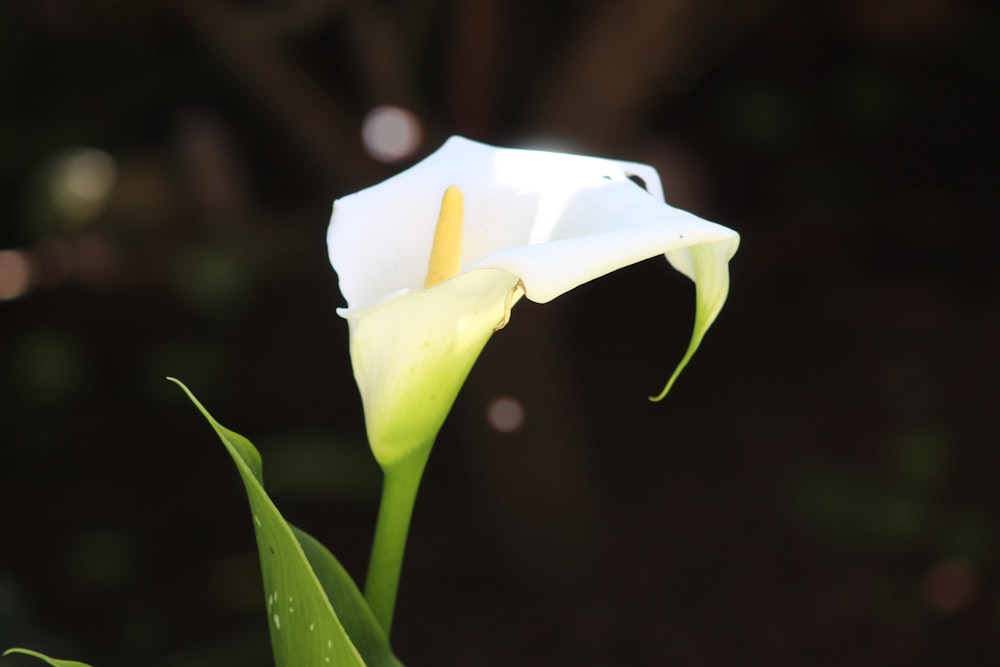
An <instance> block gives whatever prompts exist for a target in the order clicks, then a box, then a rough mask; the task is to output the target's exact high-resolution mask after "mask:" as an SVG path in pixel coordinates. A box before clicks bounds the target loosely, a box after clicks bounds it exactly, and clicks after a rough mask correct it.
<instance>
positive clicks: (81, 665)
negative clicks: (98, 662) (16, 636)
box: [3, 648, 90, 667]
mask: <svg viewBox="0 0 1000 667" xmlns="http://www.w3.org/2000/svg"><path fill="white" fill-rule="evenodd" d="M15 653H20V654H21V655H29V656H31V657H32V658H38V659H39V660H41V661H42V662H45V663H47V664H49V665H51V666H52V667H90V665H88V664H87V663H85V662H77V661H76V660H57V659H55V658H50V657H49V656H47V655H43V654H41V653H39V652H38V651H32V650H31V649H26V648H9V649H7V650H6V651H4V652H3V655H13V654H15Z"/></svg>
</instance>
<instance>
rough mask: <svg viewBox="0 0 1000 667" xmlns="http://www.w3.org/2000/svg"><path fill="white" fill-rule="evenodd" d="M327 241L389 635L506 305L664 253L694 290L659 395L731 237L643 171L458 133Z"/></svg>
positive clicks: (355, 201)
mask: <svg viewBox="0 0 1000 667" xmlns="http://www.w3.org/2000/svg"><path fill="white" fill-rule="evenodd" d="M631 177H638V179H640V180H641V181H642V182H643V183H644V184H645V189H644V188H643V187H640V186H639V185H637V184H636V183H635V182H633V181H632V180H631ZM327 240H328V243H329V249H330V261H331V262H332V264H333V266H334V268H335V269H336V270H337V274H338V275H339V278H340V290H341V292H343V294H344V296H345V297H346V299H347V304H348V307H347V308H342V309H340V310H339V311H338V312H339V313H340V314H341V315H342V316H343V317H345V318H346V319H347V321H348V324H349V327H350V346H351V361H352V363H353V366H354V376H355V379H356V380H357V383H358V388H359V389H360V391H361V399H362V403H363V405H364V412H365V422H366V427H367V431H368V439H369V442H370V444H371V447H372V451H373V452H374V454H375V458H376V459H377V460H378V462H379V464H380V465H381V466H382V469H383V471H384V472H385V481H384V484H383V488H382V503H381V505H380V508H379V518H378V522H377V525H376V529H375V543H374V545H373V548H372V559H371V562H370V564H369V570H368V579H367V582H366V585H365V597H366V598H367V599H368V601H369V603H370V605H371V608H372V611H373V612H374V614H375V617H376V618H377V619H378V620H379V622H380V623H381V624H382V627H383V629H384V630H385V632H386V634H387V635H388V633H389V630H390V626H391V623H392V615H393V608H394V605H395V599H396V591H397V587H398V581H399V573H400V568H401V565H402V558H403V551H404V548H405V543H406V536H407V532H408V530H409V522H410V516H411V513H412V510H413V503H414V501H415V498H416V493H417V488H418V486H419V483H420V477H421V475H422V472H423V468H424V464H425V463H426V461H427V457H428V455H429V454H430V450H431V446H432V444H433V442H434V438H435V437H436V436H437V433H438V431H439V430H440V428H441V425H442V424H443V423H444V420H445V417H446V416H447V414H448V412H449V410H450V409H451V406H452V404H453V403H454V401H455V398H456V396H457V394H458V392H459V389H461V386H462V384H463V382H464V381H465V378H466V376H467V375H468V374H469V371H470V370H471V369H472V366H473V364H474V363H475V361H476V359H477V358H478V357H479V354H480V352H481V351H482V349H483V346H484V345H485V344H486V342H487V340H489V338H490V336H491V335H492V334H493V332H494V331H495V330H497V329H499V328H500V327H502V326H504V325H505V324H506V323H507V320H508V318H509V317H510V311H511V308H512V307H513V305H514V304H515V303H516V302H517V300H518V299H520V298H521V297H527V298H528V299H531V300H532V301H537V302H539V303H544V302H547V301H550V300H552V299H554V298H556V297H557V296H559V295H560V294H563V293H564V292H567V291H569V290H571V289H573V288H574V287H577V286H578V285H581V284H583V283H585V282H588V281H590V280H593V279H594V278H598V277H600V276H603V275H605V274H607V273H610V272H612V271H615V270H616V269H620V268H622V267H624V266H628V265H630V264H634V263H636V262H639V261H642V260H644V259H648V258H650V257H653V256H655V255H659V254H664V255H666V258H667V260H668V261H669V262H670V263H671V264H672V265H673V266H674V268H676V269H677V270H678V271H680V272H682V273H684V274H685V275H686V276H688V277H689V278H691V279H692V280H693V281H694V282H695V285H696V295H697V297H696V311H695V323H694V332H693V334H692V337H691V342H690V344H689V346H688V350H687V352H686V354H685V355H684V357H683V358H682V360H681V362H680V364H679V365H678V367H677V369H676V370H675V371H674V373H673V375H672V376H671V377H670V379H669V381H668V382H667V385H666V387H664V389H663V391H662V392H661V393H660V395H659V396H657V397H656V400H658V399H660V398H662V397H663V396H664V395H665V394H666V392H667V391H668V390H669V389H670V386H671V385H672V384H673V382H674V380H675V379H676V378H677V375H678V373H680V371H681V369H683V368H684V366H685V365H686V364H687V362H688V360H689V359H690V358H691V355H692V354H694V351H695V349H697V347H698V345H699V343H700V342H701V339H702V337H703V336H704V334H705V331H706V330H707V329H708V327H709V325H711V323H712V321H713V320H714V319H715V317H716V315H718V313H719V311H720V310H721V308H722V305H723V303H724V302H725V300H726V295H727V293H728V291H729V260H730V258H731V257H732V256H733V254H734V253H735V252H736V248H737V245H738V244H739V236H738V235H737V234H736V232H734V231H733V230H731V229H727V228H726V227H723V226H721V225H717V224H715V223H712V222H708V221H706V220H702V219H701V218H698V217H696V216H694V215H691V214H690V213H686V212H684V211H681V210H678V209H676V208H673V207H671V206H668V205H667V204H666V203H665V202H664V200H663V192H662V188H661V186H660V179H659V177H658V176H657V174H656V171H655V170H654V169H653V168H651V167H649V166H646V165H641V164H634V163H629V162H615V161H611V160H603V159H599V158H592V157H582V156H577V155H566V154H561V153H551V152H545V151H531V150H519V149H507V148H495V147H493V146H487V145H485V144H480V143H477V142H474V141H470V140H468V139H464V138H461V137H452V138H451V139H449V140H448V141H447V142H446V143H445V144H444V145H443V146H442V147H441V148H440V149H438V150H437V151H436V152H434V153H432V154H431V155H430V156H428V157H427V158H425V159H424V160H422V161H421V162H419V163H418V164H416V165H415V166H413V167H411V168H409V169H407V170H405V171H403V172H402V173H400V174H398V175H396V176H394V177H392V178H390V179H388V180H386V181H384V182H382V183H380V184H378V185H375V186H372V187H370V188H367V189H365V190H361V191H360V192H356V193H354V194H352V195H349V196H347V197H344V198H342V199H338V200H337V201H336V202H334V206H333V216H332V218H331V221H330V229H329V233H328V237H327Z"/></svg>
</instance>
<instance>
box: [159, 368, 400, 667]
mask: <svg viewBox="0 0 1000 667" xmlns="http://www.w3.org/2000/svg"><path fill="white" fill-rule="evenodd" d="M168 379H169V380H171V381H172V382H175V383H176V384H177V385H178V386H180V388H181V389H183V390H184V393H186V394H187V396H188V398H189V399H191V402H192V403H194V404H195V406H196V407H197V408H198V410H200V411H201V413H202V415H204V416H205V419H207V420H208V423H209V424H211V426H212V428H213V429H215V432H216V434H218V436H219V438H220V439H221V440H222V444H223V445H225V447H226V449H227V450H228V451H229V454H230V455H231V456H232V457H233V461H234V462H235V463H236V468H237V470H238V471H239V474H240V477H241V478H242V479H243V485H244V486H245V487H246V491H247V497H248V499H249V500H250V509H251V512H252V514H253V523H254V531H255V533H256V536H257V548H258V552H259V554H260V563H261V572H262V574H263V577H264V593H265V594H266V595H267V615H268V627H269V629H270V632H271V646H272V649H273V651H274V660H275V664H276V665H277V667H322V665H332V666H334V667H342V666H343V667H351V666H354V667H401V666H402V663H400V662H399V661H398V660H397V659H396V658H395V656H393V655H392V651H391V649H390V648H389V642H388V639H387V638H386V636H385V633H384V632H383V631H382V628H381V627H380V626H379V624H378V623H377V621H376V620H375V617H374V616H373V615H372V612H371V610H370V609H369V608H368V605H367V604H366V603H365V601H364V598H363V596H362V595H361V593H360V591H358V588H357V586H356V585H355V584H354V581H353V580H352V579H351V577H350V575H348V574H347V572H346V570H344V568H343V567H342V566H341V565H340V563H339V562H337V560H336V559H335V558H334V557H333V555H332V554H330V552H329V551H327V550H326V549H325V548H324V547H323V546H322V545H321V544H320V543H319V542H317V541H316V540H315V539H313V538H312V537H310V536H309V535H307V534H306V533H304V532H302V531H300V530H298V529H297V528H295V527H293V526H292V525H291V524H289V523H288V522H286V521H285V519H284V518H283V517H282V516H281V513H280V512H279V511H278V508H277V507H275V506H274V503H273V502H271V499H270V498H269V497H268V496H267V493H266V492H265V491H264V487H263V482H262V480H263V476H262V474H261V468H262V466H261V458H260V454H259V453H258V452H257V450H256V448H255V447H254V446H253V445H252V444H251V443H250V441H249V440H247V439H246V438H244V437H243V436H242V435H240V434H239V433H235V432H233V431H230V430H229V429H227V428H225V427H224V426H222V425H221V424H219V422H217V421H215V419H214V418H213V417H212V415H210V414H209V413H208V411H207V410H206V409H205V408H204V406H202V404H201V403H200V402H199V401H198V399H197V398H195V396H194V394H192V393H191V391H190V390H189V389H188V388H187V387H185V386H184V385H183V384H182V383H181V382H180V381H178V380H175V379H173V378H168Z"/></svg>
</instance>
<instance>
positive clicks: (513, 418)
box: [486, 396, 526, 433]
mask: <svg viewBox="0 0 1000 667" xmlns="http://www.w3.org/2000/svg"><path fill="white" fill-rule="evenodd" d="M525 416H526V414H525V410H524V404H523V403H521V401H519V400H517V399H516V398H513V397H511V396H498V397H497V398H495V399H493V400H492V401H490V404H489V405H488V406H487V407H486V421H487V422H488V423H489V425H490V426H491V427H492V428H493V429H495V430H497V431H500V432H501V433H513V432H514V431H517V430H518V429H520V428H521V427H522V426H524V420H525Z"/></svg>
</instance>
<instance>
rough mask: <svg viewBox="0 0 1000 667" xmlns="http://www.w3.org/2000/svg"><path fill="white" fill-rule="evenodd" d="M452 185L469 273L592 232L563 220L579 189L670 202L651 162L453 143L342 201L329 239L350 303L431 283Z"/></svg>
mask: <svg viewBox="0 0 1000 667" xmlns="http://www.w3.org/2000/svg"><path fill="white" fill-rule="evenodd" d="M623 167H624V168H623ZM628 173H638V174H639V175H640V176H641V177H642V178H643V179H644V180H645V181H646V183H647V186H649V187H650V188H651V191H652V192H653V193H654V196H653V197H649V196H648V195H646V193H644V192H643V191H642V190H641V188H639V187H637V186H636V185H634V184H633V183H631V182H630V181H628V175H627V174H628ZM449 185H457V186H458V187H459V188H461V189H462V191H463V193H464V194H465V205H466V207H465V221H466V222H465V231H464V234H463V244H462V246H463V247H462V264H463V266H466V267H473V266H485V265H486V264H485V263H482V262H479V260H482V259H483V258H485V257H487V256H489V255H491V254H493V253H497V252H499V251H502V250H507V249H511V248H517V247H520V246H526V245H531V244H537V243H541V242H545V241H549V240H552V239H554V238H563V237H566V236H568V235H575V234H579V233H586V232H587V227H586V225H577V226H575V227H574V224H567V220H566V219H565V214H566V211H567V208H568V207H570V206H571V205H572V204H573V203H574V202H579V201H581V194H580V193H581V190H585V189H598V190H602V191H603V189H604V188H606V187H609V186H617V187H624V188H627V189H628V190H629V191H634V192H633V194H634V195H640V196H642V198H643V199H645V200H648V203H650V204H655V203H656V197H657V196H659V197H661V198H662V192H661V191H660V188H659V179H658V178H657V177H656V176H655V171H654V170H653V169H652V168H650V167H647V166H645V165H636V164H633V163H616V162H614V161H611V160H603V159H600V158H591V157H583V156H578V155H566V154H562V153H548V152H544V151H527V150H519V149H501V148H495V147H493V146H487V145H485V144H480V143H477V142H474V141H469V140H468V139H463V138H461V137H452V138H451V139H449V140H448V141H447V142H446V143H445V144H444V145H443V146H442V147H441V148H440V149H438V150H437V151H436V152H434V153H432V154H431V155H429V156H428V157H427V158H425V159H424V160H422V161H421V162H420V163H418V164H417V165H415V166H413V167H411V168H410V169H407V170H405V171H403V172H401V173H400V174H397V175H396V176H394V177H392V178H390V179H388V180H386V181H383V182H382V183H380V184H378V185H375V186H372V187H370V188H367V189H365V190H361V191H359V192H356V193H354V194H352V195H348V196H347V197H344V198H342V199H339V200H337V201H336V202H335V203H334V208H333V215H332V217H331V224H330V230H329V234H328V237H327V240H328V243H329V249H330V259H331V262H332V263H333V265H334V268H336V270H337V273H338V275H339V276H340V288H341V291H342V292H343V294H344V296H345V297H346V298H347V302H348V305H349V306H351V307H352V308H353V307H356V306H362V305H365V304H368V303H371V302H374V301H377V300H378V299H380V298H383V297H384V296H385V295H387V294H391V293H393V292H395V291H397V290H400V289H410V290H416V289H420V288H421V287H422V286H423V281H424V277H425V275H426V272H427V258H428V257H429V256H430V248H431V243H432V240H433V234H434V226H435V224H436V222H437V214H438V207H439V206H440V203H441V194H442V193H443V192H444V189H445V188H446V187H448V186H449ZM660 206H663V205H662V204H660ZM590 221H591V222H597V219H596V218H594V217H591V218H590ZM603 222H605V223H610V224H611V226H614V223H616V222H617V223H621V222H623V221H622V220H617V221H616V220H614V219H612V220H607V221H603ZM659 252H663V250H660V251H659ZM652 254H657V253H656V252H653V253H650V254H647V255H646V257H649V256H651V255H652ZM543 261H547V258H543ZM623 265H624V264H621V263H619V264H618V266H623ZM596 275H600V274H595V277H596ZM579 282H581V281H577V282H576V284H579ZM563 291H565V290H563ZM532 298H534V297H532Z"/></svg>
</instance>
